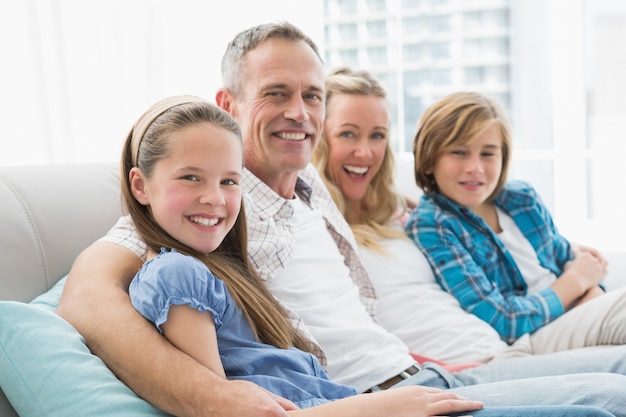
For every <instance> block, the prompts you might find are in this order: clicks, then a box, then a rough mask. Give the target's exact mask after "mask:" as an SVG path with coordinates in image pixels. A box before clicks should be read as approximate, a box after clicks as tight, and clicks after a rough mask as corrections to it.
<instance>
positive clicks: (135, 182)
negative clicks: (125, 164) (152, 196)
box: [128, 167, 150, 206]
mask: <svg viewBox="0 0 626 417" xmlns="http://www.w3.org/2000/svg"><path fill="white" fill-rule="evenodd" d="M128 182H129V183H130V192H131V193H133V196H134V197H135V199H136V200H137V201H138V202H139V203H140V204H143V205H144V206H148V205H150V200H149V199H148V192H147V191H146V185H147V184H146V180H145V178H144V176H143V172H141V170H140V169H139V168H137V167H134V168H131V170H130V172H129V173H128Z"/></svg>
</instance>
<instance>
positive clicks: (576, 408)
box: [451, 405, 613, 417]
mask: <svg viewBox="0 0 626 417" xmlns="http://www.w3.org/2000/svg"><path fill="white" fill-rule="evenodd" d="M467 415H471V416H472V417H612V416H613V414H611V413H609V412H607V411H603V410H600V409H597V408H594V407H586V406H582V405H552V406H549V405H545V406H531V407H488V408H485V409H482V410H480V411H472V412H469V413H460V414H453V415H452V416H451V417H453V416H459V417H460V416H467Z"/></svg>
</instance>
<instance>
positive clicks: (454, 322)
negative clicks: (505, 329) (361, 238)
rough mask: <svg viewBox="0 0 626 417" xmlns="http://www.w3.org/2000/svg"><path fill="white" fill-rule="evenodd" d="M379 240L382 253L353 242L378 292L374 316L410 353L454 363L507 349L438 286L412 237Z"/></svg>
mask: <svg viewBox="0 0 626 417" xmlns="http://www.w3.org/2000/svg"><path fill="white" fill-rule="evenodd" d="M397 226H398V228H400V225H399V224H398V225H397ZM379 243H380V244H381V245H382V246H383V247H384V248H386V250H387V252H388V253H380V252H379V251H376V250H373V249H369V248H366V247H364V246H359V254H360V255H361V260H362V262H363V265H364V266H365V269H366V270H367V273H368V275H369V277H370V279H371V281H372V283H373V285H374V287H375V289H376V294H377V296H378V310H377V311H378V318H379V320H380V323H381V324H382V325H383V327H385V328H386V329H387V330H389V331H390V332H392V333H394V334H395V335H396V336H398V337H400V339H402V340H403V341H404V342H405V343H406V344H407V345H408V346H409V349H410V350H411V351H412V352H414V353H417V354H420V355H425V356H428V357H431V358H433V359H437V360H440V361H445V362H450V363H459V362H470V361H476V360H481V359H484V358H486V357H490V356H492V355H493V354H495V353H498V352H500V351H502V350H504V349H506V348H507V347H508V345H507V344H506V343H505V342H503V341H502V340H501V339H500V337H499V336H498V333H497V332H496V331H495V330H494V329H493V328H492V327H491V326H490V325H489V324H487V323H485V322H484V321H482V320H481V319H479V318H478V317H476V316H474V315H473V314H469V313H466V312H465V311H464V310H463V309H462V308H461V306H460V305H459V303H458V301H457V300H456V298H454V296H452V295H450V294H448V293H447V292H445V291H444V290H442V289H441V288H440V287H439V284H437V282H436V281H435V277H434V275H433V272H432V270H431V268H430V265H429V264H428V261H427V260H426V258H425V257H424V255H423V254H422V253H421V252H420V250H419V249H418V248H417V246H415V244H414V243H413V242H412V241H410V240H409V239H402V238H398V239H386V240H381V241H380V242H379Z"/></svg>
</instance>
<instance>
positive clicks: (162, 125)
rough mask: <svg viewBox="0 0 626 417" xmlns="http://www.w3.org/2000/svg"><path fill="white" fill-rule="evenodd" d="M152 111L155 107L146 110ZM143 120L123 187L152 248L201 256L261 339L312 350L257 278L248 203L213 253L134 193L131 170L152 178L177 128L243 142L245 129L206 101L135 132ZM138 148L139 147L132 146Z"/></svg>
mask: <svg viewBox="0 0 626 417" xmlns="http://www.w3.org/2000/svg"><path fill="white" fill-rule="evenodd" d="M166 100H167V99H166ZM159 103H162V102H159ZM159 103H157V104H155V106H157V105H158V104H159ZM153 107H154V106H153ZM149 113H150V110H149V111H148V112H146V114H149ZM146 114H144V116H142V118H143V117H145V116H146ZM141 120H142V119H140V120H139V121H138V123H137V124H136V125H135V127H133V129H132V130H131V131H130V133H129V134H128V137H127V139H126V143H125V145H124V150H123V153H122V161H121V171H122V175H121V186H122V196H123V200H124V204H125V208H126V210H127V211H128V213H129V214H130V216H131V218H132V220H133V223H134V225H135V228H136V230H137V232H138V233H139V235H140V236H141V237H142V239H143V240H144V242H145V243H146V245H147V246H148V248H150V249H151V250H152V251H154V252H156V253H158V252H159V251H160V249H161V248H162V247H165V248H174V249H176V250H177V251H179V252H181V253H184V254H187V255H190V256H193V257H196V258H198V259H199V260H201V261H202V262H203V263H204V264H205V265H206V266H207V267H208V268H209V270H210V271H211V272H212V273H213V274H214V275H215V276H216V277H218V278H219V279H221V280H222V281H223V282H224V283H225V284H226V287H227V288H228V291H229V292H230V294H231V295H232V297H233V299H234V300H235V302H236V303H237V305H239V306H240V307H241V309H242V310H243V313H244V315H245V317H246V318H247V319H248V322H249V323H250V325H251V327H252V329H253V331H254V332H255V334H256V336H257V338H258V339H259V340H260V341H262V342H264V343H267V344H271V345H274V346H276V347H279V348H283V349H284V348H288V347H290V346H295V347H298V348H300V349H302V350H307V351H308V350H309V348H308V347H309V344H308V342H307V341H306V340H305V339H304V337H302V336H301V335H300V334H299V333H298V332H297V331H296V329H294V327H293V326H292V325H291V323H290V322H289V321H288V320H287V318H286V315H285V311H284V309H283V308H282V307H281V305H280V304H279V303H278V302H277V300H276V299H275V298H274V296H273V295H272V294H271V292H270V291H269V290H268V289H267V287H266V286H265V283H264V282H263V281H262V280H261V279H260V278H259V277H258V275H257V274H256V272H255V271H254V268H253V267H252V265H251V263H250V261H249V258H248V251H247V242H248V239H247V225H246V216H245V211H244V206H243V201H242V202H241V210H240V212H239V215H238V217H237V219H236V221H235V224H234V226H233V228H232V230H231V231H230V232H229V233H228V234H227V235H226V237H225V238H224V240H223V242H222V243H221V244H220V245H219V247H218V248H217V249H216V250H215V251H213V252H211V253H200V252H197V251H195V250H194V249H192V248H190V247H188V246H186V245H183V244H182V243H180V242H179V241H177V240H176V239H174V238H173V237H172V236H170V235H169V234H168V233H167V232H166V231H165V230H163V228H161V227H160V226H159V225H158V224H157V222H156V221H155V220H154V217H153V216H152V213H151V211H150V208H149V207H148V206H144V205H142V204H140V203H139V202H138V201H137V200H136V199H135V198H134V196H133V194H132V192H131V188H130V182H129V172H130V170H131V169H132V168H133V167H135V166H136V167H138V168H139V169H140V170H141V171H142V173H143V174H144V176H146V177H147V178H149V177H150V175H151V174H152V172H153V169H154V166H155V164H156V163H157V162H158V161H159V160H160V159H162V158H164V157H166V156H167V155H168V152H169V149H170V147H169V142H170V140H174V138H175V137H176V136H175V135H174V133H175V132H177V131H180V130H181V129H184V128H186V127H189V126H193V125H197V124H202V123H210V124H212V125H215V126H218V127H221V128H223V129H225V130H228V131H230V132H233V133H235V134H236V136H237V137H239V140H240V141H241V132H240V130H239V126H238V125H237V123H236V122H235V120H234V119H233V118H232V117H231V116H230V115H229V114H228V113H226V112H224V111H223V110H221V109H219V108H218V107H216V106H214V105H212V104H211V103H209V102H207V101H204V100H202V99H198V100H197V101H195V102H186V103H183V104H177V105H174V106H172V107H169V108H168V109H167V110H165V111H164V112H163V113H161V114H160V115H157V116H156V118H155V119H154V120H152V122H151V123H150V122H149V121H148V123H147V127H146V130H145V131H144V132H143V133H142V132H136V131H135V130H136V129H137V127H138V126H140V125H141V123H139V122H140V121H141ZM137 134H139V135H141V137H140V140H135V141H133V136H137ZM133 146H135V147H136V148H137V149H135V150H133ZM133 155H136V161H133Z"/></svg>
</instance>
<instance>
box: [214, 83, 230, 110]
mask: <svg viewBox="0 0 626 417" xmlns="http://www.w3.org/2000/svg"><path fill="white" fill-rule="evenodd" d="M215 103H217V105H218V107H219V108H221V109H222V110H225V111H226V112H228V113H230V114H231V115H234V114H233V110H234V106H233V103H234V98H233V95H232V94H231V92H230V91H229V90H228V89H227V88H224V87H222V88H220V89H219V90H217V93H215Z"/></svg>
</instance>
